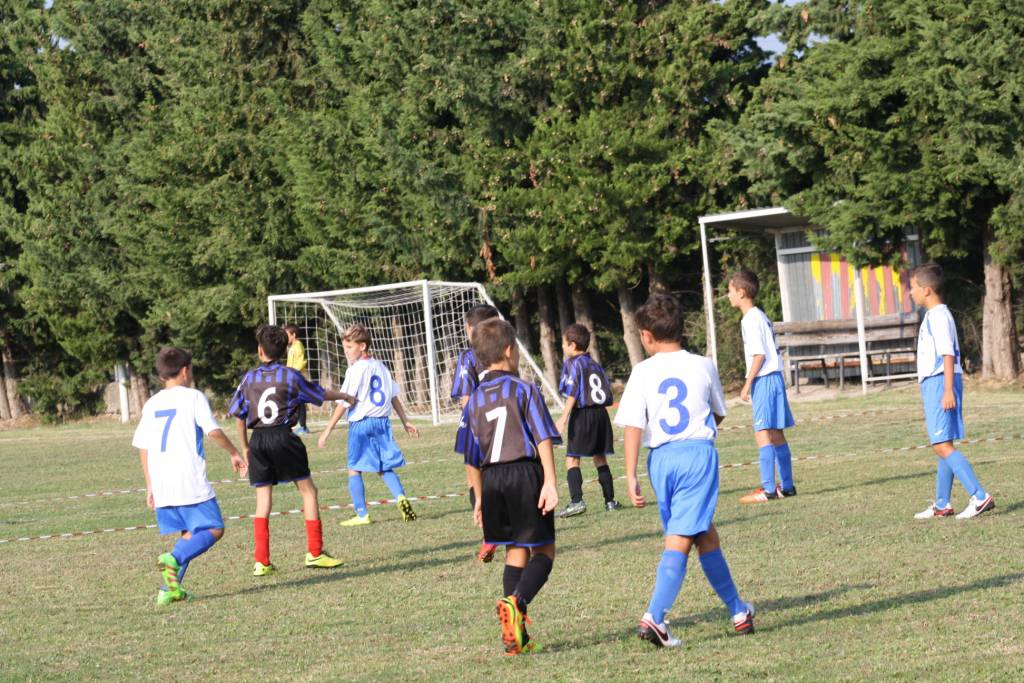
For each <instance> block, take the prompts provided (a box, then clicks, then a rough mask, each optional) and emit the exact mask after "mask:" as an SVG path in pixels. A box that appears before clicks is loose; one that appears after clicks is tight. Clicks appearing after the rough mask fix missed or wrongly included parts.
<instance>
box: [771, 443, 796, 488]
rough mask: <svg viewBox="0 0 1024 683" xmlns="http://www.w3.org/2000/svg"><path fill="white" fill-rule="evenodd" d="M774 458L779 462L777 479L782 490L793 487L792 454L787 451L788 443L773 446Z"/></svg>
mask: <svg viewBox="0 0 1024 683" xmlns="http://www.w3.org/2000/svg"><path fill="white" fill-rule="evenodd" d="M775 459H776V460H777V461H778V462H779V479H780V482H779V483H780V484H782V490H783V491H789V490H790V489H791V488H793V454H792V453H790V452H789V444H788V443H784V444H782V445H781V446H775Z"/></svg>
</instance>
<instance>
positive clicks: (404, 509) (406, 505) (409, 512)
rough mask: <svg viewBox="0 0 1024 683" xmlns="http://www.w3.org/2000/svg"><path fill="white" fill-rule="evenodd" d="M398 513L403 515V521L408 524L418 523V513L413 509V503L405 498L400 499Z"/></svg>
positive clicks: (400, 497)
mask: <svg viewBox="0 0 1024 683" xmlns="http://www.w3.org/2000/svg"><path fill="white" fill-rule="evenodd" d="M397 503H398V511H399V512H401V513H402V519H403V520H405V521H406V522H415V521H416V511H415V510H413V509H412V503H410V502H409V499H408V498H406V497H405V496H399V497H398V501H397Z"/></svg>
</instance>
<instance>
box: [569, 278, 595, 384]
mask: <svg viewBox="0 0 1024 683" xmlns="http://www.w3.org/2000/svg"><path fill="white" fill-rule="evenodd" d="M572 307H573V310H574V311H575V313H576V322H578V323H579V324H580V325H583V327H585V328H587V329H588V330H590V357H591V358H593V359H594V362H596V363H598V364H600V363H601V348H600V347H601V345H600V344H598V342H597V331H596V330H595V329H594V315H593V313H592V311H591V308H590V296H589V295H588V294H587V289H586V287H584V286H583V282H582V281H581V280H577V281H576V282H574V283H573V285H572Z"/></svg>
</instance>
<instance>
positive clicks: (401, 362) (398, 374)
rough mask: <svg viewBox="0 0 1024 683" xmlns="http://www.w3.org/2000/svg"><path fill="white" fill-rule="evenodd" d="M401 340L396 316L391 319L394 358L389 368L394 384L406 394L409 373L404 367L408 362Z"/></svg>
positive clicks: (400, 331)
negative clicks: (392, 373) (391, 370)
mask: <svg viewBox="0 0 1024 683" xmlns="http://www.w3.org/2000/svg"><path fill="white" fill-rule="evenodd" d="M403 339H404V337H403V335H402V323H401V322H400V321H399V320H398V316H394V317H392V318H391V340H392V345H393V348H394V350H395V358H394V362H393V363H392V365H391V367H392V369H393V370H394V372H395V382H396V383H397V384H398V386H399V387H400V390H401V391H403V392H406V391H408V390H409V372H408V370H407V368H406V366H405V364H406V363H407V362H408V356H407V354H406V351H405V348H404V347H403V346H402V341H403Z"/></svg>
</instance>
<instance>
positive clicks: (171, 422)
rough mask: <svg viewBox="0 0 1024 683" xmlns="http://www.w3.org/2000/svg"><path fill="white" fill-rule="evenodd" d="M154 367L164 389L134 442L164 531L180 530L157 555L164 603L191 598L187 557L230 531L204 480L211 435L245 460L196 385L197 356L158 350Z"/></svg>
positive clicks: (238, 465)
mask: <svg viewBox="0 0 1024 683" xmlns="http://www.w3.org/2000/svg"><path fill="white" fill-rule="evenodd" d="M156 372H157V375H159V376H160V379H161V380H163V383H164V388H163V390H161V391H159V392H157V393H156V394H155V395H153V396H152V397H151V398H150V399H149V400H148V401H146V404H145V405H144V406H143V407H142V418H141V419H140V420H139V426H138V427H136V429H135V436H134V437H133V438H132V446H134V447H135V448H138V449H139V460H140V461H141V463H142V472H143V474H144V475H145V477H146V504H147V505H148V506H149V508H150V509H151V510H154V511H155V512H156V522H157V526H158V527H159V529H160V533H161V534H172V533H180V534H181V538H180V539H179V540H178V542H177V543H175V544H174V549H173V550H171V551H170V552H168V553H163V554H162V555H160V557H159V558H157V567H159V568H160V571H161V574H162V575H163V579H164V584H165V585H164V587H163V588H161V589H160V592H159V593H158V594H157V598H156V602H157V604H158V605H169V604H171V603H172V602H177V601H179V600H185V599H187V598H188V593H186V592H185V591H184V590H183V589H182V588H181V582H182V581H184V580H185V571H186V570H187V569H188V565H189V562H191V561H192V560H194V559H195V558H197V557H198V556H200V555H202V554H203V553H205V552H206V551H207V550H209V549H210V548H211V547H213V544H214V543H216V542H217V541H219V540H220V539H221V537H222V536H223V535H224V518H223V517H222V516H221V512H220V506H219V505H217V498H216V496H215V495H214V492H213V487H212V486H210V481H209V480H208V479H207V478H206V453H205V451H204V449H203V439H202V435H203V434H206V435H208V436H209V437H210V438H211V439H213V440H214V441H215V442H216V443H217V445H218V446H220V447H221V448H223V449H224V450H226V451H227V452H228V454H229V455H230V456H231V467H232V469H234V470H235V471H236V472H238V473H240V474H244V473H245V469H246V465H245V461H244V460H242V456H241V455H239V453H238V450H237V449H236V448H235V446H234V444H232V443H231V440H230V439H228V437H227V435H225V434H224V432H223V431H222V430H221V428H220V425H218V424H217V421H216V420H215V419H214V417H213V412H212V411H211V410H210V402H209V401H207V400H206V396H204V395H203V394H202V392H200V391H196V390H195V389H192V388H191V385H192V354H190V353H189V352H188V351H185V350H184V349H179V348H176V347H173V346H171V347H165V348H162V349H160V351H159V353H157V355H156Z"/></svg>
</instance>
